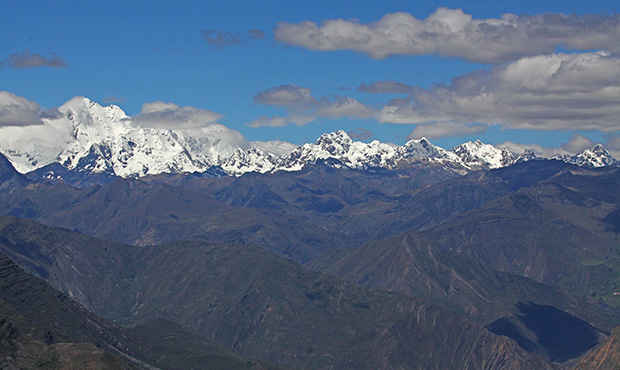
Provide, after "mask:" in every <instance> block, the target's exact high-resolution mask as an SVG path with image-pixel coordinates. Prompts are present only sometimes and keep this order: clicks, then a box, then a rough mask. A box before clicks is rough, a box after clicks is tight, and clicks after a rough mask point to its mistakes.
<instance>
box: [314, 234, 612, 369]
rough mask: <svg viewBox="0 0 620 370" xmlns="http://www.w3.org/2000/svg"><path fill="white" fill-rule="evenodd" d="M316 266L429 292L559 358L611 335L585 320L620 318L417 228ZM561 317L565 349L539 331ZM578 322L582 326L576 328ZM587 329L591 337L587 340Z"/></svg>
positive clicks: (372, 283)
mask: <svg viewBox="0 0 620 370" xmlns="http://www.w3.org/2000/svg"><path fill="white" fill-rule="evenodd" d="M310 267H312V268H314V269H318V270H320V271H324V272H327V273H329V274H332V275H335V276H338V277H342V278H345V279H348V280H351V281H354V282H356V283H359V284H362V285H364V286H367V287H371V288H375V289H382V290H387V291H391V292H399V293H403V294H407V295H410V296H414V297H420V298H423V299H425V300H428V301H430V302H433V303H435V304H437V305H440V306H442V307H445V308H447V309H449V310H451V311H453V312H455V313H458V314H459V315H462V316H465V317H469V318H472V319H474V320H476V321H477V322H478V323H480V324H481V325H488V328H490V329H491V331H494V332H500V330H496V328H497V327H498V325H499V323H504V324H505V325H508V323H511V324H510V325H511V328H512V329H513V331H512V332H510V331H508V330H501V334H502V335H506V336H508V337H511V338H513V339H515V340H517V342H520V339H521V338H525V337H527V338H528V341H529V342H528V343H527V344H528V345H529V346H528V345H525V344H523V343H521V342H520V344H522V346H523V347H524V348H526V349H528V350H529V351H532V352H536V353H539V354H541V355H544V356H546V357H547V358H548V359H550V360H552V361H565V360H567V359H570V358H574V357H577V356H579V355H581V354H582V353H584V352H585V351H586V350H588V349H590V348H591V347H592V346H594V345H596V344H598V343H599V341H600V340H601V339H604V338H605V335H604V334H603V332H602V331H601V330H600V329H597V328H595V327H592V326H591V325H590V324H588V323H587V322H586V321H584V320H587V321H590V322H594V323H595V325H598V326H599V327H601V328H603V329H604V330H611V329H612V328H613V327H614V326H615V325H616V324H617V322H618V321H620V313H613V312H610V311H609V310H608V309H605V307H602V306H598V305H597V304H595V302H591V301H589V300H588V299H586V298H584V297H579V296H575V295H571V294H569V293H567V292H566V291H564V290H562V289H559V288H556V287H553V286H548V285H544V284H539V283H536V282H534V281H531V280H529V279H526V278H523V277H519V276H514V275H510V274H506V273H497V272H495V271H493V270H492V269H490V268H489V267H488V266H485V265H484V263H477V262H476V261H474V260H469V259H467V258H464V257H461V256H453V255H449V254H447V253H445V252H444V251H442V250H441V248H440V247H439V246H438V245H437V244H436V243H435V242H433V241H432V240H430V239H428V238H426V237H424V236H423V235H421V234H417V233H413V232H408V233H405V234H401V235H398V236H395V237H392V238H390V239H386V240H381V241H376V242H371V243H368V244H366V245H364V246H362V247H360V248H357V249H350V250H345V251H337V252H335V253H332V255H329V254H328V255H325V256H323V257H322V258H321V259H319V260H318V261H315V262H314V263H313V264H312V265H310ZM552 305H553V306H552ZM554 306H555V307H558V308H559V309H557V308H555V307H554ZM541 307H549V309H546V311H545V309H543V308H541ZM551 308H554V309H555V310H552V309H551ZM563 310H565V311H569V312H571V313H572V314H573V315H577V316H578V317H580V318H581V319H579V318H577V317H574V316H573V315H570V314H567V313H566V312H563ZM540 314H546V316H545V320H530V321H526V322H522V319H523V318H528V317H535V316H536V315H540ZM554 320H556V321H558V322H562V324H559V325H558V328H556V330H555V335H556V337H555V338H556V339H557V338H563V339H564V343H563V346H561V347H560V348H556V347H555V344H554V343H553V342H554V341H544V340H540V339H539V337H541V338H542V336H541V335H540V333H538V332H540V331H541V330H543V329H544V328H545V327H548V326H549V325H550V323H552V322H554ZM525 324H527V325H525ZM576 327H579V328H580V330H577V331H575V330H572V329H571V328H576ZM536 333H538V335H537V334H536ZM586 333H587V334H588V335H589V337H588V338H589V339H588V340H587V341H583V340H584V338H586ZM555 342H557V340H555Z"/></svg>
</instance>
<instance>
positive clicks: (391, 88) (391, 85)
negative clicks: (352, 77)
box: [357, 80, 414, 94]
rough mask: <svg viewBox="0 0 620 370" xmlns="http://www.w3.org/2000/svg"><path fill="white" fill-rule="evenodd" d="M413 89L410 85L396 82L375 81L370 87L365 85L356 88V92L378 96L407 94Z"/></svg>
mask: <svg viewBox="0 0 620 370" xmlns="http://www.w3.org/2000/svg"><path fill="white" fill-rule="evenodd" d="M413 89H414V87H413V86H411V85H407V84H405V83H402V82H396V81H390V80H386V81H377V82H373V83H371V84H370V85H366V84H365V83H363V84H361V85H359V86H358V87H357V90H358V91H361V92H366V93H373V94H380V93H409V92H411V91H413Z"/></svg>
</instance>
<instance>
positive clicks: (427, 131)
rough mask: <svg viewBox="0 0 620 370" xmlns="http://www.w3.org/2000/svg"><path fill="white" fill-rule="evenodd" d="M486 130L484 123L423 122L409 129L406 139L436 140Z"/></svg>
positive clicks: (480, 132) (479, 132)
mask: <svg viewBox="0 0 620 370" xmlns="http://www.w3.org/2000/svg"><path fill="white" fill-rule="evenodd" d="M486 130H487V126H485V125H477V124H473V125H466V124H463V123H458V122H439V123H424V124H420V125H417V126H416V128H414V129H413V131H411V133H410V134H409V136H407V138H408V139H420V138H422V137H425V138H427V139H429V140H437V139H441V138H444V137H461V136H467V135H474V134H482V133H484V132H485V131H486Z"/></svg>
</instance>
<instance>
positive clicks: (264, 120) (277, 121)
mask: <svg viewBox="0 0 620 370" xmlns="http://www.w3.org/2000/svg"><path fill="white" fill-rule="evenodd" d="M315 120H316V118H315V117H313V116H311V115H304V114H294V115H290V116H286V117H282V116H276V117H267V116H262V117H259V118H257V119H255V120H254V121H252V122H251V123H249V124H248V125H247V126H248V127H255V128H256V127H284V126H288V125H290V124H296V125H297V126H303V125H305V124H307V123H310V122H313V121H315Z"/></svg>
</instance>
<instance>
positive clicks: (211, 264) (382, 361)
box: [0, 218, 551, 369]
mask: <svg viewBox="0 0 620 370" xmlns="http://www.w3.org/2000/svg"><path fill="white" fill-rule="evenodd" d="M3 222H4V224H5V226H4V228H3V230H8V229H12V228H13V229H15V228H16V229H20V228H22V226H20V224H22V223H29V224H32V222H30V221H23V220H16V219H7V218H4V219H3ZM11 225H12V226H11ZM39 227H40V228H42V229H47V231H39V232H35V231H33V230H31V231H30V235H31V236H34V235H40V236H42V237H41V238H40V240H39V241H38V242H37V241H36V240H35V239H36V238H34V237H30V238H29V239H28V240H24V241H23V242H20V241H19V234H18V233H15V234H13V235H10V238H9V237H6V238H5V240H3V241H2V242H1V243H0V244H1V245H2V248H7V249H12V250H13V249H14V248H15V247H14V246H19V245H20V244H28V246H29V247H28V249H29V250H32V249H36V248H38V249H39V251H40V253H41V254H43V252H41V251H43V250H44V251H46V252H48V253H49V254H48V256H49V257H48V260H51V261H58V260H61V257H59V256H62V255H64V254H65V253H66V251H65V250H64V246H65V245H67V244H72V243H74V241H67V239H68V238H70V237H71V236H70V235H67V234H66V233H67V232H66V231H60V234H59V237H58V238H56V239H54V238H53V237H52V236H53V233H54V229H51V228H48V227H45V226H42V225H40V226H39ZM43 236H45V237H43ZM75 237H76V238H77V239H76V240H78V239H79V238H82V237H83V236H80V235H76V236H75ZM9 239H10V240H9ZM7 240H9V241H10V243H7V242H6V241H7ZM76 243H77V242H76ZM93 244H94V241H93ZM105 248H108V251H110V250H111V249H118V248H124V250H120V249H118V251H117V252H116V253H119V254H124V255H125V256H126V258H129V260H130V261H131V265H130V266H129V269H126V270H128V271H132V275H133V276H127V275H126V276H123V273H122V272H113V271H105V272H99V270H98V269H96V268H95V269H93V268H91V267H89V266H92V264H89V263H77V262H78V261H76V263H74V264H73V265H72V268H74V269H75V270H76V275H75V277H76V281H78V282H79V283H80V284H82V285H81V286H82V287H83V288H84V289H85V291H84V292H83V293H84V295H85V296H87V297H89V298H88V302H90V304H91V305H93V306H94V308H95V310H96V312H99V313H101V314H104V315H105V316H107V317H110V318H113V319H115V320H117V321H119V322H122V323H138V322H142V321H148V320H151V319H156V318H161V317H163V318H169V319H172V320H175V321H177V322H179V323H181V324H183V325H186V326H188V327H190V328H192V329H194V330H196V331H198V332H199V333H201V334H203V335H206V336H209V337H211V338H214V339H215V340H217V341H218V342H219V343H221V344H223V345H224V346H226V347H227V348H230V349H234V350H235V351H236V352H238V353H240V354H241V355H244V356H247V357H259V358H264V359H267V360H269V361H274V362H279V363H285V364H291V365H294V366H302V367H318V368H334V369H344V368H347V369H348V368H403V369H423V368H458V369H531V368H537V369H545V368H551V367H550V365H549V364H547V363H546V362H545V361H544V360H542V359H541V358H538V357H536V356H534V355H531V354H529V353H527V352H525V351H523V350H521V349H520V348H519V347H518V346H517V345H516V343H514V342H512V341H510V340H508V339H506V338H503V337H499V336H495V335H493V334H491V333H490V332H488V331H486V330H485V329H483V328H481V327H480V326H478V325H477V324H474V323H472V322H469V321H466V320H464V319H462V318H460V317H457V316H455V315H452V314H450V313H448V312H446V311H444V310H442V309H438V308H436V307H434V306H432V305H430V304H428V303H425V302H423V301H419V300H417V299H414V298H411V297H407V296H404V295H400V294H395V293H386V292H381V291H377V290H369V289H366V288H363V287H360V286H358V285H355V284H352V283H348V282H344V281H340V280H337V279H335V278H332V277H328V276H325V275H321V274H319V273H315V272H310V271H307V270H304V269H303V268H301V267H300V266H299V265H297V264H296V263H294V262H291V261H287V260H283V259H281V258H279V257H276V256H274V255H271V254H269V253H265V251H264V250H263V249H261V248H256V247H247V246H239V245H227V244H214V243H200V242H181V243H176V244H168V245H162V246H156V247H134V248H130V247H119V246H117V245H114V244H108V245H107V246H106V247H104V249H105ZM85 249H86V250H87V249H88V248H85ZM69 252H71V251H69ZM71 253H73V252H71ZM31 255H37V253H31ZM82 255H83V256H84V258H87V256H88V255H90V253H86V252H84V253H83V254H82ZM110 255H113V254H110ZM105 256H106V255H103V257H104V258H105ZM104 263H106V262H104ZM108 265H109V266H111V267H112V268H114V267H113V266H114V265H115V264H114V263H109V264H108ZM39 267H40V268H42V269H45V270H46V271H47V274H48V276H57V275H58V274H57V273H55V272H53V271H52V270H56V269H58V268H59V267H58V264H57V262H52V263H46V264H41V265H40V266H39ZM102 274H110V275H111V276H113V277H114V276H117V277H120V280H119V281H117V282H116V283H114V282H112V283H111V284H110V285H109V286H106V284H104V283H103V281H105V279H104V278H103V276H102ZM121 276H122V277H121ZM58 288H60V289H66V287H63V286H58Z"/></svg>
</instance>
